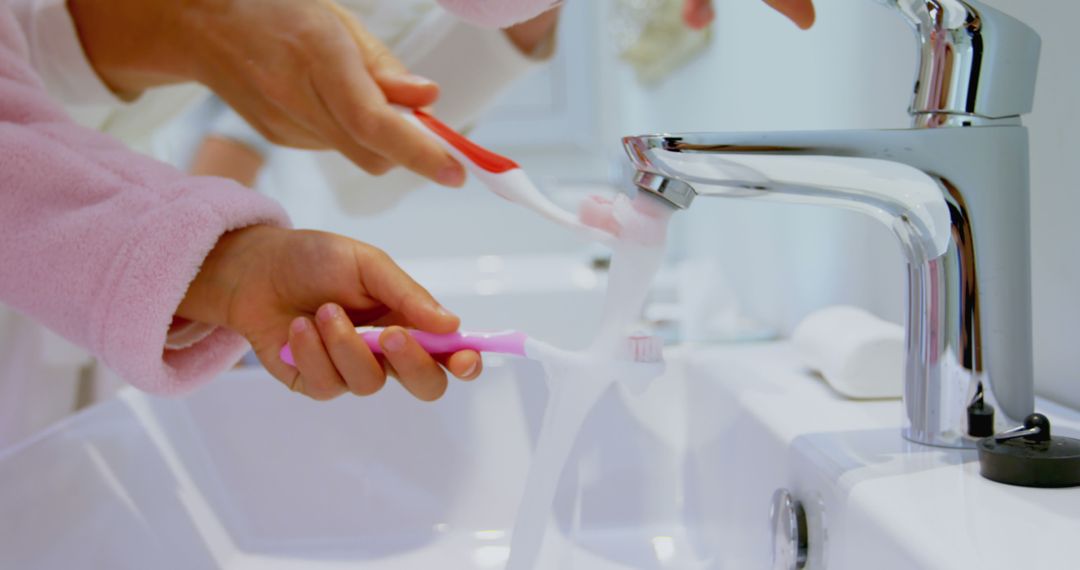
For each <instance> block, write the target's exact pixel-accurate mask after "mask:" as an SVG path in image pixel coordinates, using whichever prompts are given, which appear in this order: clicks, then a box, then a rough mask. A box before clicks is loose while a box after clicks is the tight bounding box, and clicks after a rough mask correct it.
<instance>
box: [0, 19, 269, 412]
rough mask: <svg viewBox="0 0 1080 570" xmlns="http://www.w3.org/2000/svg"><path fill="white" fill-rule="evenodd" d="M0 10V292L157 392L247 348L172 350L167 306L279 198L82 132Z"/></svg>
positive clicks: (216, 334)
mask: <svg viewBox="0 0 1080 570" xmlns="http://www.w3.org/2000/svg"><path fill="white" fill-rule="evenodd" d="M25 56H26V53H25V44H24V43H23V42H22V37H21V35H20V34H19V33H18V30H17V28H16V26H15V23H14V21H13V19H12V18H11V17H10V14H9V12H8V10H7V9H6V7H4V8H3V9H0V268H2V269H0V299H2V300H3V301H4V302H6V303H8V304H10V305H11V306H12V307H13V308H15V309H16V310H18V311H20V312H22V313H24V314H27V315H29V316H31V317H33V318H34V319H36V320H38V321H40V322H42V323H43V324H45V325H46V326H48V327H50V328H52V329H53V330H55V331H57V332H58V333H60V334H62V335H63V336H65V337H66V338H68V339H69V340H71V341H73V342H75V343H77V344H79V345H81V346H84V347H86V348H88V349H90V350H91V351H92V352H94V353H95V354H97V355H98V356H100V357H101V358H102V359H103V360H104V361H105V363H106V364H107V365H109V366H110V367H111V368H113V369H114V370H116V371H117V372H118V373H120V374H121V375H122V376H123V377H124V378H125V379H127V380H129V381H130V382H132V383H133V384H136V385H138V386H139V387H141V388H144V389H146V390H149V391H153V392H158V393H179V392H184V391H186V390H189V389H191V388H193V387H194V386H196V385H197V384H199V383H200V382H202V381H204V380H207V379H209V378H211V377H212V376H214V375H215V374H217V373H218V372H220V371H221V370H223V369H225V368H227V367H228V366H230V365H231V364H232V363H233V362H235V360H236V358H237V357H238V356H239V355H240V354H241V353H242V352H243V351H244V349H245V346H244V341H243V338H241V337H240V336H239V335H237V334H235V333H232V332H229V331H226V330H224V329H216V330H212V331H211V330H209V329H208V330H207V331H206V332H209V333H210V334H209V335H208V336H205V338H201V339H200V340H199V342H197V343H195V344H194V345H193V346H191V347H189V348H187V349H183V350H167V349H165V346H166V339H167V335H168V332H169V330H170V326H171V323H172V321H173V313H174V312H175V310H176V307H177V306H178V305H179V303H180V300H181V299H182V298H183V295H184V292H185V290H186V288H187V286H188V284H189V283H190V282H191V280H192V279H194V277H195V275H196V274H197V272H198V269H199V266H200V264H201V263H202V260H203V259H204V258H205V257H206V255H207V253H208V252H209V251H210V250H211V249H212V248H213V247H214V244H215V243H216V242H217V240H218V238H219V237H220V236H221V235H222V234H224V233H225V232H227V231H229V230H232V229H236V228H241V227H245V226H249V225H252V224H285V223H287V220H286V217H285V215H284V213H283V212H282V211H281V210H280V209H279V208H278V207H277V205H276V204H274V203H273V202H271V201H270V200H267V199H266V198H263V197H261V196H258V195H256V194H254V193H252V192H249V191H246V190H243V189H241V188H239V187H237V186H234V185H232V184H228V183H225V182H222V181H221V180H216V179H209V178H202V179H199V178H189V177H186V176H183V175H182V174H180V173H179V172H176V171H175V170H173V169H172V168H170V167H168V166H166V165H164V164H161V163H158V162H156V161H153V160H150V159H147V158H144V157H140V156H138V155H135V154H133V153H131V152H130V151H128V150H126V149H125V148H123V147H122V146H121V145H120V144H118V143H116V142H114V141H113V140H111V139H109V138H108V137H105V136H103V135H100V134H97V133H95V132H92V131H88V130H85V129H81V128H79V127H77V126H75V125H74V124H72V123H71V122H70V120H69V119H68V118H67V117H66V116H65V115H64V113H63V112H62V111H61V110H60V109H59V108H58V107H56V106H55V105H53V104H52V103H51V102H49V99H48V96H47V95H46V94H45V93H44V92H43V90H42V88H41V85H40V83H39V82H38V80H37V78H36V76H35V75H34V73H33V71H32V69H31V68H30V66H29V64H28V63H27V62H26V60H25Z"/></svg>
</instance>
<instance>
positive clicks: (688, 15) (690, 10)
mask: <svg viewBox="0 0 1080 570" xmlns="http://www.w3.org/2000/svg"><path fill="white" fill-rule="evenodd" d="M714 17H716V14H715V12H714V11H713V7H712V0H686V2H684V3H683V22H685V23H686V25H687V26H689V27H691V28H693V29H695V30H700V29H702V28H704V27H705V26H708V25H709V24H711V23H712V21H713V18H714Z"/></svg>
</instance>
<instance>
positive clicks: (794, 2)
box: [765, 0, 814, 30]
mask: <svg viewBox="0 0 1080 570" xmlns="http://www.w3.org/2000/svg"><path fill="white" fill-rule="evenodd" d="M765 3H766V4H768V5H769V6H772V7H773V8H775V9H776V11H777V12H780V13H781V14H783V15H785V16H787V17H788V19H790V20H791V21H792V22H795V25H796V26H799V27H800V28H802V29H804V30H805V29H807V28H809V27H810V26H813V25H814V3H813V1H812V0H765Z"/></svg>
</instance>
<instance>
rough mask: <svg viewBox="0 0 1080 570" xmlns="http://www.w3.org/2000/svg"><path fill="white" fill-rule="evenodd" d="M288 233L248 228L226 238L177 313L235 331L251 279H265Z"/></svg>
mask: <svg viewBox="0 0 1080 570" xmlns="http://www.w3.org/2000/svg"><path fill="white" fill-rule="evenodd" d="M286 232H288V230H286V229H283V228H277V227H272V226H264V225H257V226H249V227H246V228H241V229H238V230H233V231H231V232H228V233H226V234H223V235H222V236H221V237H220V238H219V239H218V241H217V243H216V244H215V245H214V248H213V249H212V250H210V253H209V254H208V255H207V256H206V259H205V260H203V264H202V266H201V267H200V268H199V273H198V274H197V275H196V276H195V279H194V280H192V282H191V285H189V286H188V290H187V292H186V293H185V295H184V299H183V300H182V301H181V302H180V306H179V307H177V309H176V316H177V317H181V318H184V319H187V320H190V321H195V322H200V323H206V324H210V325H214V326H223V327H227V328H231V329H234V330H235V329H236V328H237V327H236V326H235V325H234V322H233V321H234V320H235V319H234V316H235V315H234V312H235V311H234V307H235V306H236V301H237V299H238V298H239V297H240V296H241V295H243V293H244V289H245V283H247V282H248V281H249V280H250V279H252V278H255V279H263V278H264V277H265V271H259V269H260V268H265V267H268V266H269V263H268V261H269V260H272V259H273V258H274V253H273V249H274V248H275V247H276V244H277V243H278V238H279V237H280V236H282V235H283V234H284V233H286Z"/></svg>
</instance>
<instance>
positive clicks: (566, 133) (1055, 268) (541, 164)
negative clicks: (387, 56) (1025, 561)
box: [283, 0, 1080, 407]
mask: <svg viewBox="0 0 1080 570" xmlns="http://www.w3.org/2000/svg"><path fill="white" fill-rule="evenodd" d="M988 3H989V4H991V5H994V6H996V7H999V8H1001V9H1003V10H1005V11H1007V12H1010V13H1012V14H1016V15H1020V16H1021V17H1022V18H1023V19H1025V20H1026V21H1028V22H1029V23H1030V24H1031V25H1032V26H1033V27H1034V28H1035V29H1036V30H1037V31H1039V32H1040V33H1041V34H1042V36H1043V40H1044V54H1043V61H1042V67H1041V72H1040V76H1039V94H1038V98H1037V102H1036V111H1035V113H1034V114H1032V115H1031V116H1029V117H1026V118H1025V122H1026V124H1027V125H1028V126H1029V128H1030V129H1031V134H1032V241H1033V253H1032V262H1033V269H1034V292H1035V298H1034V317H1035V357H1036V377H1037V382H1038V387H1039V390H1040V392H1041V393H1042V394H1044V395H1047V396H1050V397H1053V398H1056V399H1060V400H1062V401H1065V402H1068V403H1070V404H1072V405H1073V406H1075V407H1080V372H1077V367H1076V366H1074V365H1073V364H1072V362H1071V360H1070V359H1069V356H1070V355H1071V353H1072V352H1073V350H1074V345H1075V344H1076V339H1077V338H1080V334H1078V333H1077V332H1076V331H1075V330H1074V326H1075V324H1076V323H1078V322H1080V306H1078V304H1077V303H1076V302H1075V301H1074V299H1073V296H1072V295H1071V293H1072V292H1073V291H1080V264H1078V263H1077V260H1078V256H1077V254H1076V252H1077V251H1080V225H1078V224H1075V223H1073V222H1072V220H1071V219H1070V218H1071V216H1072V212H1076V211H1080V192H1078V191H1077V190H1078V189H1077V188H1076V187H1075V186H1076V184H1075V183H1074V182H1073V178H1074V177H1073V175H1072V173H1071V172H1070V171H1069V170H1068V168H1069V166H1070V164H1071V162H1073V161H1074V160H1075V159H1074V157H1076V156H1078V155H1080V116H1078V112H1077V110H1076V109H1075V108H1074V106H1073V102H1075V101H1080V73H1077V64H1076V63H1075V61H1073V59H1072V58H1073V57H1074V56H1073V54H1074V53H1075V49H1074V48H1072V46H1070V43H1069V41H1070V40H1071V39H1072V38H1071V36H1072V35H1073V33H1074V32H1073V30H1072V27H1073V26H1072V23H1073V22H1076V21H1080V2H1076V1H1075V0H1039V1H1038V2H1032V0H988ZM815 4H816V5H817V8H818V23H817V24H816V25H815V26H814V28H813V29H812V30H810V31H800V30H798V29H796V28H795V27H794V26H792V25H791V24H790V23H788V22H787V21H786V20H785V19H783V18H782V17H781V16H779V15H777V14H776V13H775V12H773V11H772V10H771V9H769V8H768V7H767V6H765V5H764V3H763V2H760V1H755V0H716V9H717V20H718V21H717V24H716V27H715V34H714V38H713V41H712V43H711V45H710V46H709V48H708V49H707V51H706V52H705V53H704V54H702V55H701V56H700V57H698V58H696V59H695V60H694V61H692V62H691V63H690V64H689V65H687V66H686V67H684V68H681V69H679V70H678V71H676V72H675V73H674V74H673V75H672V76H671V77H670V78H669V80H668V81H666V82H665V83H663V84H662V85H660V86H659V87H653V88H643V87H641V86H640V85H639V84H638V83H637V82H636V81H635V79H634V78H633V76H632V73H631V72H630V70H629V69H628V68H627V67H626V66H625V65H624V64H622V63H621V62H619V61H618V59H617V58H616V57H615V55H614V54H613V53H612V52H611V47H610V45H611V42H610V41H609V39H610V38H609V34H610V30H611V26H610V24H609V22H610V19H609V11H610V10H611V9H612V3H611V2H572V3H569V4H568V5H567V6H568V10H569V11H570V13H569V15H568V18H567V20H566V24H565V25H564V27H563V30H562V33H563V36H562V38H561V39H560V51H561V53H560V56H559V60H558V61H557V62H556V63H555V65H554V66H553V67H552V69H550V70H547V71H542V72H540V74H539V75H537V76H536V77H533V78H529V79H526V81H525V82H523V84H522V85H520V86H518V88H517V90H516V91H515V92H511V93H509V94H508V95H507V97H506V98H505V101H506V104H504V105H503V106H501V108H499V109H496V110H495V111H494V112H493V113H491V114H489V116H487V117H486V118H485V120H484V121H483V122H482V123H481V125H480V127H479V128H478V129H477V131H476V133H475V135H476V136H477V137H478V138H479V139H480V140H484V141H486V142H488V143H489V144H493V145H494V146H495V147H496V148H499V149H500V150H502V151H503V152H506V153H508V154H511V155H512V156H514V157H515V158H516V159H518V160H519V161H520V162H521V163H522V164H524V165H526V166H527V167H528V170H529V171H530V173H532V174H533V175H534V176H535V177H536V178H538V179H539V180H540V181H541V182H542V183H543V184H544V185H545V186H546V187H548V188H551V187H554V186H557V185H558V183H559V182H560V181H561V182H573V183H580V182H582V181H585V182H596V181H602V180H604V179H606V178H608V177H609V176H610V175H611V173H612V171H613V170H614V169H615V166H616V165H617V164H618V163H621V161H622V158H621V154H620V153H621V150H620V147H619V144H618V139H619V137H620V136H622V135H625V134H633V133H642V132H653V131H669V132H676V131H693V130H698V131H700V130H716V131H725V130H728V131H744V130H809V129H840V128H877V127H905V126H907V124H908V117H907V114H906V108H907V104H908V96H909V93H910V91H911V80H912V76H913V73H914V66H915V58H914V55H915V54H914V47H913V40H912V37H911V32H910V30H909V29H908V28H907V27H906V25H905V24H904V23H903V22H902V21H901V20H900V19H899V18H897V17H896V16H895V15H894V14H892V13H891V12H890V11H889V10H886V9H883V8H882V7H881V6H880V5H879V4H878V3H877V2H871V1H866V0H816V2H815ZM1033 4H1034V5H1036V6H1037V7H1038V9H1037V10H1032V9H1031V6H1032V5H1033ZM1027 12H1030V13H1027ZM541 92H542V93H544V94H545V96H544V97H540V96H539V95H538V94H539V93H541ZM522 94H525V95H527V97H524V98H523V96H522ZM522 101H526V102H527V103H528V104H527V105H522V103H521V102H522ZM537 117H553V119H552V120H553V121H554V122H557V123H559V124H560V125H562V127H561V131H554V132H548V131H546V132H545V133H544V136H543V137H542V138H543V140H542V141H539V142H538V141H537V138H538V137H536V136H534V135H535V133H534V132H532V131H530V130H529V129H528V128H523V127H522V125H526V124H528V121H530V120H535V119H536V118H537ZM567 117H570V118H572V120H571V121H567V120H566V118H567ZM283 170H285V171H289V172H294V173H295V172H303V171H304V170H303V169H294V168H292V167H291V166H288V167H286V168H283ZM297 183H303V180H299V181H297ZM314 190H315V189H312V193H311V210H312V212H319V213H320V215H325V213H326V212H332V211H334V209H335V208H334V204H333V202H332V198H330V197H329V194H328V193H325V192H323V193H319V192H315V191H314ZM320 196H321V197H320ZM301 222H303V216H301ZM318 225H319V226H321V227H328V226H329V227H330V228H331V229H334V230H336V231H341V232H344V233H349V234H352V235H355V236H357V237H360V238H362V239H366V240H368V241H372V242H374V243H376V244H378V245H381V246H383V247H384V248H386V249H387V250H389V251H390V252H391V253H393V254H395V255H396V256H398V257H406V258H408V257H441V256H448V255H477V254H513V253H560V252H562V253H567V252H568V253H571V254H574V253H582V254H583V255H584V254H586V253H587V251H588V249H587V248H586V247H585V246H584V245H583V244H582V243H581V242H579V241H577V240H575V239H574V238H573V237H571V236H568V235H567V234H566V233H565V232H563V231H561V230H559V229H558V228H554V227H552V226H550V225H548V224H546V223H545V222H543V221H542V220H538V219H537V218H535V216H532V215H531V214H529V213H528V212H525V211H522V210H520V209H519V208H516V207H515V206H513V205H511V204H508V203H505V202H502V201H500V200H497V199H493V198H492V197H491V196H490V195H488V194H486V193H485V192H484V191H483V190H482V189H480V188H478V187H476V186H471V187H469V188H467V189H464V190H460V191H452V190H446V189H443V188H434V187H430V188H425V189H424V190H421V191H417V192H414V193H412V194H410V195H409V196H408V197H407V198H405V199H404V200H403V201H402V202H401V204H399V205H398V206H397V207H395V208H393V209H392V210H390V211H389V212H384V213H382V214H380V215H378V216H372V217H370V218H364V219H355V218H348V217H344V216H341V217H340V219H338V218H335V219H334V220H325V219H320V220H319V223H318ZM674 234H675V237H674V244H673V247H672V251H671V254H670V258H671V259H672V260H678V259H685V258H694V259H714V260H716V261H718V262H719V264H720V265H721V266H722V267H723V268H724V271H725V276H724V279H725V281H726V282H727V284H728V285H729V286H730V287H729V288H728V290H730V291H733V292H734V294H735V295H736V296H737V297H738V301H739V302H740V304H741V307H742V310H743V312H744V313H745V314H747V315H749V316H751V317H754V318H756V319H758V320H759V321H762V322H763V323H765V324H767V325H771V326H773V327H776V328H777V329H779V330H781V331H789V330H790V329H791V327H792V326H794V324H795V323H797V322H798V321H799V320H800V319H801V318H802V317H803V316H805V314H806V313H807V312H809V311H811V310H813V309H815V308H817V307H821V306H824V305H828V304H834V303H853V304H857V305H860V306H863V307H865V308H867V309H869V310H871V311H873V312H875V313H877V314H879V315H881V316H883V317H885V318H888V319H891V320H893V321H895V322H902V321H903V308H904V298H905V287H906V282H905V274H904V269H903V268H904V264H903V260H902V258H901V255H900V252H899V248H898V246H897V245H896V243H895V239H894V238H893V237H892V235H891V234H890V233H889V232H888V231H887V230H886V229H885V228H884V227H883V226H881V225H879V224H878V223H877V222H874V221H871V220H869V219H866V218H863V217H861V216H860V215H857V214H853V213H848V212H840V211H831V210H825V209H815V208H809V207H803V206H784V205H776V204H758V203H753V202H740V201H733V200H724V201H721V200H714V201H709V200H700V201H698V202H697V203H696V204H695V205H694V207H693V208H692V209H691V210H689V211H687V212H684V213H681V214H679V215H678V216H677V217H676V222H675V226H674ZM432 235H438V236H439V238H438V239H437V240H433V239H431V237H430V236H432ZM493 236H498V238H497V239H493Z"/></svg>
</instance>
